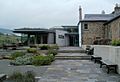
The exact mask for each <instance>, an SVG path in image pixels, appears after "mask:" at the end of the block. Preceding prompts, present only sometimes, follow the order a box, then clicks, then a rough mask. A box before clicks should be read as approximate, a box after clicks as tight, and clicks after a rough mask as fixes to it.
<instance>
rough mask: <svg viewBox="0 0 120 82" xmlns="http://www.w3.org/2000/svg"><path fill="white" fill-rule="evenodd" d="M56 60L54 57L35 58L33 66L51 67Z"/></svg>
mask: <svg viewBox="0 0 120 82" xmlns="http://www.w3.org/2000/svg"><path fill="white" fill-rule="evenodd" d="M53 60H54V57H53V55H51V56H34V58H33V65H37V66H38V65H49V64H51V62H52V61H53Z"/></svg>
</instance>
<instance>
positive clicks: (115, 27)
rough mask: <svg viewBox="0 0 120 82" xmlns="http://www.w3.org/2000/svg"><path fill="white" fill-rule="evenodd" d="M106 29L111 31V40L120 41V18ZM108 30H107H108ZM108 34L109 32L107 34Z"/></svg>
mask: <svg viewBox="0 0 120 82" xmlns="http://www.w3.org/2000/svg"><path fill="white" fill-rule="evenodd" d="M106 27H107V28H108V29H109V30H107V31H108V34H109V35H108V36H109V38H110V39H112V40H114V39H120V18H118V19H116V20H114V21H112V22H111V23H109V24H108V25H106ZM107 28H106V29H107ZM106 33H107V32H106Z"/></svg>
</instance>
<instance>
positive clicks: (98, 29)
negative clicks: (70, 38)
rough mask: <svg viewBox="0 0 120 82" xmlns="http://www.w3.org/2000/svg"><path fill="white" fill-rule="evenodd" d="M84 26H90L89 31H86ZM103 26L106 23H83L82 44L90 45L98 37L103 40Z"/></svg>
mask: <svg viewBox="0 0 120 82" xmlns="http://www.w3.org/2000/svg"><path fill="white" fill-rule="evenodd" d="M84 24H88V29H84ZM103 24H104V22H82V23H81V27H82V44H83V45H84V44H85V45H90V44H93V42H94V40H95V39H96V37H100V38H103V34H104V30H103Z"/></svg>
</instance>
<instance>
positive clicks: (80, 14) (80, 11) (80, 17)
mask: <svg viewBox="0 0 120 82" xmlns="http://www.w3.org/2000/svg"><path fill="white" fill-rule="evenodd" d="M80 20H82V8H81V6H79V21H80Z"/></svg>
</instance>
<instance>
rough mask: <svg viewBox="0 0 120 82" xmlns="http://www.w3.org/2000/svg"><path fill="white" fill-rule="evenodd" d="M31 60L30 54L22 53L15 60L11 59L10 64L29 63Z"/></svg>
mask: <svg viewBox="0 0 120 82" xmlns="http://www.w3.org/2000/svg"><path fill="white" fill-rule="evenodd" d="M32 60H33V56H32V55H24V56H21V57H17V58H16V59H15V60H13V61H11V62H10V64H11V65H31V64H32Z"/></svg>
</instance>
